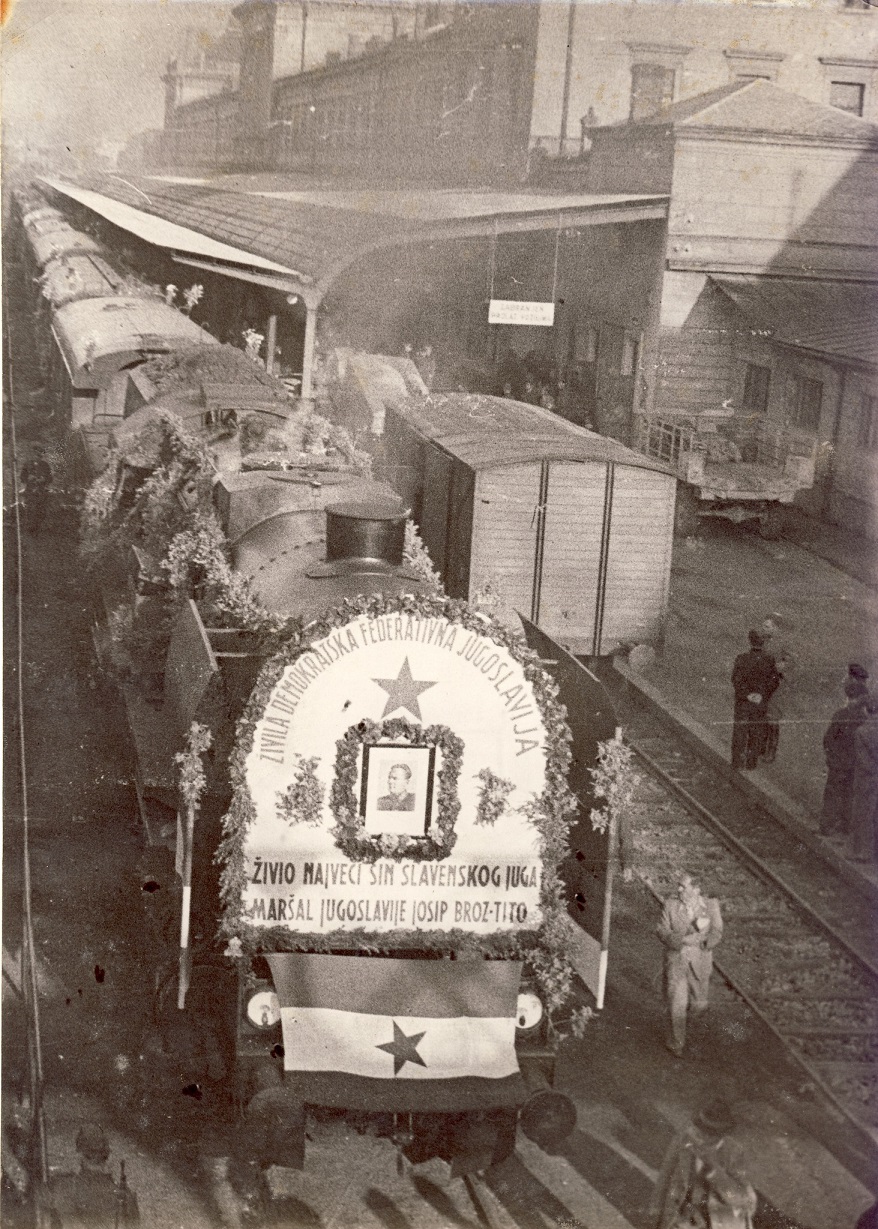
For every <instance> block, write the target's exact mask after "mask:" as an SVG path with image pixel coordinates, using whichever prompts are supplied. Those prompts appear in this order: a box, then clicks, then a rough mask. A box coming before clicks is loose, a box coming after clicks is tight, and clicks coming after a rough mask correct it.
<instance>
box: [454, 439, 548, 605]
mask: <svg viewBox="0 0 878 1229" xmlns="http://www.w3.org/2000/svg"><path fill="white" fill-rule="evenodd" d="M542 477H543V474H542V466H541V465H540V463H539V462H536V463H534V462H528V463H526V464H524V465H504V466H498V467H497V468H495V469H484V470H479V471H478V473H477V474H476V486H475V494H474V498H473V529H472V564H471V567H470V580H469V597H470V598H471V599H473V598H475V597H476V596H477V595H479V594H483V595H485V596H486V597H488V596H489V595H491V596H493V597H494V598H495V599H496V601H497V606H496V613H497V616H498V618H500V619H502V620H503V621H504V622H505V623H508V624H509V625H510V626H511V627H515V628H516V629H517V628H520V626H521V625H520V623H519V620H518V615H517V614H516V611H519V610H520V611H521V613H522V614H524V615H529V614H530V613H531V611H532V610H533V607H534V602H535V598H536V600H537V601H538V594H537V593H536V592H535V579H536V575H537V574H536V573H535V568H534V561H535V558H536V550H537V544H538V542H539V541H540V539H541V536H542V534H541V528H540V527H541V520H542V517H541V511H540V508H541V504H540V491H541V484H542ZM489 606H490V602H487V603H486V608H489ZM534 622H536V620H534Z"/></svg>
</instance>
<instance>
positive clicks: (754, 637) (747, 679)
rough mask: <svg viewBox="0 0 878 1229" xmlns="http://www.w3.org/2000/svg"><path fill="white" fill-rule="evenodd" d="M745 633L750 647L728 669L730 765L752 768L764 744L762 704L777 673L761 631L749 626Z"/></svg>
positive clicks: (774, 686)
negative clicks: (731, 690) (731, 714)
mask: <svg viewBox="0 0 878 1229" xmlns="http://www.w3.org/2000/svg"><path fill="white" fill-rule="evenodd" d="M747 636H748V639H749V641H750V651H749V652H748V653H739V654H738V656H737V657H736V658H735V664H734V667H733V669H732V687H733V688H734V691H735V709H734V722H733V725H732V767H733V768H747V769H753V768H755V767H756V764H757V763H758V760H759V756H760V755H761V754H762V751H763V748H764V745H765V708H766V705H767V704H768V701H769V699H770V698H771V696H773V695H774V693H775V691H776V690H777V686H778V683H779V682H780V675H779V674H778V672H777V666H776V665H775V661H774V658H773V657H772V655H771V654H770V653H767V652H766V651H765V635H764V634H763V633H762V632H757V631H755V630H753V629H751V630H750V631H749V632H748V633H747Z"/></svg>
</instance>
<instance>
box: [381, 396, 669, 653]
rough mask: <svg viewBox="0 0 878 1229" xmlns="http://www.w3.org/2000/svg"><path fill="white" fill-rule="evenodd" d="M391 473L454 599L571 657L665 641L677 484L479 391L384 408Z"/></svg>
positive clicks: (567, 427) (654, 468)
mask: <svg viewBox="0 0 878 1229" xmlns="http://www.w3.org/2000/svg"><path fill="white" fill-rule="evenodd" d="M384 432H385V434H384V440H383V445H384V447H383V450H382V452H383V466H384V470H385V476H386V478H387V480H388V481H389V482H390V484H391V485H392V486H393V487H394V488H395V489H396V490H398V491H399V492H400V494H401V495H402V496H403V498H404V499H405V500H406V501H407V502H408V503H409V504H410V506H411V507H412V508H413V510H414V517H415V520H416V521H417V523H418V525H419V526H420V529H421V534H422V537H423V539H424V542H425V544H426V546H427V549H428V551H429V552H430V556H431V558H432V560H433V562H434V564H435V565H436V567H437V568H438V569H439V572H440V574H441V576H442V579H443V582H444V584H445V587H446V590H447V591H448V593H450V594H451V595H452V596H454V597H461V598H466V599H468V600H471V601H477V602H479V603H480V604H482V605H483V606H484V605H485V604H487V605H488V606H489V607H491V608H493V609H494V610H495V611H496V612H497V614H498V615H499V616H500V617H501V618H503V619H504V621H507V622H509V623H511V624H513V625H514V623H515V622H517V620H516V619H515V612H520V613H521V614H523V615H525V616H526V617H527V618H529V619H530V620H531V621H532V622H533V623H535V624H537V625H539V626H540V627H541V628H542V629H543V630H544V631H545V632H547V634H548V635H550V636H552V637H553V638H555V639H556V640H558V641H559V642H560V643H561V644H563V645H564V646H565V647H567V648H568V649H569V650H570V651H571V652H573V653H575V654H578V655H584V656H593V657H599V656H603V655H606V654H609V653H613V652H614V651H616V650H617V649H619V648H621V647H623V646H626V645H627V646H630V645H633V644H640V643H650V644H657V643H659V642H660V640H661V637H662V634H663V629H664V620H665V613H666V609H667V601H668V588H669V583H670V571H671V550H672V546H673V527H674V500H675V493H676V480H675V477H674V475H673V473H672V472H671V471H670V469H669V468H668V467H666V466H664V465H662V464H661V463H657V462H655V461H653V460H652V459H650V458H647V457H644V456H642V455H641V454H639V453H637V452H634V451H633V450H632V449H629V448H626V447H625V446H624V445H622V444H620V443H618V442H617V441H616V440H613V439H608V438H606V437H605V436H600V435H597V434H595V433H594V432H592V431H586V430H584V429H583V428H580V427H576V426H574V425H573V424H570V423H567V422H565V421H564V420H563V419H560V418H558V417H557V416H556V415H554V414H551V413H549V412H547V411H545V410H541V409H539V408H538V407H536V406H532V405H525V404H523V403H521V402H516V401H511V400H509V399H506V398H501V397H491V396H485V395H481V394H472V393H452V394H433V395H431V396H429V397H425V398H415V397H411V396H409V397H407V398H405V399H401V400H398V401H397V402H396V403H395V404H392V405H387V406H386V413H385V424H384Z"/></svg>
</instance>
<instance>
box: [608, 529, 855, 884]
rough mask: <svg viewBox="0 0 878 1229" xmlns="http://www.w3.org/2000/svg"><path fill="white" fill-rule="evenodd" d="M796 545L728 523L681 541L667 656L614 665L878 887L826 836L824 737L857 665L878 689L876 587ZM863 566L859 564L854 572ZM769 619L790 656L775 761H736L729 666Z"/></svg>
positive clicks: (823, 850)
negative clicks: (822, 831) (851, 666)
mask: <svg viewBox="0 0 878 1229" xmlns="http://www.w3.org/2000/svg"><path fill="white" fill-rule="evenodd" d="M833 558H836V559H837V562H838V564H839V566H836V565H835V564H833V563H830V562H829V561H828V560H827V559H825V558H822V557H818V556H817V555H815V554H814V553H812V552H811V551H809V550H806V549H805V548H804V547H803V546H801V545H799V544H798V543H797V542H793V541H789V540H783V541H779V542H769V541H764V540H762V539H760V538H757V537H756V536H755V535H752V534H749V533H746V532H744V531H742V530H740V529H737V528H735V527H733V526H726V525H725V524H724V523H722V524H719V525H717V526H716V527H715V528H714V530H713V533H712V534H711V536H710V537H706V538H687V539H683V540H679V539H678V540H677V541H676V542H675V545H674V561H673V567H672V576H671V595H670V606H669V615H668V624H667V635H666V640H665V646H664V652H663V653H662V654H661V655H660V656H657V657H656V658H655V660H652V661H649V662H646V663H643V664H639V665H637V666H636V667H635V666H634V665H633V664H632V663H631V662H629V661H625V660H623V659H619V658H617V659H616V661H615V663H614V664H615V666H616V670H617V672H618V673H619V674H620V675H622V677H623V678H624V679H625V680H626V681H627V683H628V685H629V686H630V687H631V688H632V689H633V690H634V691H635V692H636V693H639V695H640V696H641V697H642V698H644V699H645V700H646V701H647V702H648V703H649V704H651V705H653V706H654V707H656V708H659V709H661V710H662V711H663V712H664V713H665V714H666V715H667V716H669V717H670V718H671V719H672V720H673V721H674V723H675V724H676V726H677V729H678V732H679V733H681V734H682V735H683V736H684V737H685V738H687V739H688V740H689V741H691V742H694V743H696V744H697V745H698V746H699V747H700V748H701V749H702V750H703V751H704V752H705V754H706V755H707V757H708V758H709V759H710V760H711V761H712V762H713V763H714V764H715V765H727V766H728V773H729V776H730V778H734V780H735V782H736V784H738V785H739V786H740V787H741V788H742V789H743V790H745V791H746V792H747V793H748V794H750V796H751V797H752V798H754V799H756V800H758V801H759V802H761V803H762V804H763V805H764V806H765V807H766V809H767V810H769V811H770V812H771V813H773V814H774V815H775V816H776V818H777V819H778V820H779V821H780V822H781V823H783V824H784V825H785V826H786V827H788V828H789V829H790V830H791V831H793V832H794V833H795V834H796V835H797V837H798V838H799V839H801V840H802V841H804V843H806V844H809V845H811V846H812V847H813V848H814V849H815V852H818V853H819V854H820V855H821V856H822V857H823V858H824V859H826V860H827V861H830V862H832V863H833V864H834V865H835V866H836V867H837V868H838V869H839V870H840V871H841V872H842V873H843V874H844V876H845V877H846V878H847V879H848V880H849V881H851V882H856V883H858V884H860V885H861V886H863V887H864V888H865V889H866V890H867V891H868V890H874V891H875V893H876V894H878V867H876V866H875V865H874V864H863V863H855V862H851V861H849V860H848V859H847V858H846V857H845V854H846V852H847V850H846V848H845V845H844V843H843V842H841V841H838V840H834V839H826V838H824V837H821V836H820V835H819V834H818V820H819V815H820V804H821V798H822V794H823V786H824V782H825V779H826V770H825V764H824V757H823V748H822V738H823V734H824V731H825V729H826V727H827V725H828V724H829V720H830V717H831V715H832V713H833V712H834V711H835V709H837V708H838V707H840V705H841V704H842V703H843V702H844V697H843V694H842V687H843V684H844V681H845V677H846V675H847V666H848V663H849V662H859V663H861V664H862V665H864V666H865V667H866V668H867V669H868V670H869V672H870V675H871V678H872V680H873V683H874V684H878V592H876V591H875V589H874V588H872V587H871V586H870V585H869V584H866V583H864V582H863V581H862V580H858V579H855V577H854V576H852V575H849V574H848V572H846V571H845V570H843V568H844V567H845V566H846V563H845V558H844V556H843V554H839V553H838V552H837V551H836V552H834V553H833ZM851 570H854V569H851ZM769 618H770V619H771V621H772V623H773V624H774V625H775V628H776V630H775V632H774V634H773V637H772V640H771V642H770V644H769V647H770V649H771V651H773V652H774V653H775V654H776V655H780V653H781V652H783V653H786V654H787V655H788V656H789V658H790V661H791V666H790V668H789V669H788V670H787V675H786V679H787V681H786V683H785V686H784V692H783V717H782V719H781V734H780V745H779V749H778V754H777V759H776V760H775V762H774V763H773V764H765V763H762V764H760V766H759V767H758V768H757V769H756V770H755V771H753V772H735V771H733V770H732V768H731V765H730V743H731V732H732V689H731V681H730V680H731V670H732V663H733V661H734V658H735V656H736V655H737V654H738V653H741V652H744V651H745V650H746V648H747V630H748V628H751V627H759V626H760V625H761V624H762V623H763V622H764V621H765V620H766V619H769Z"/></svg>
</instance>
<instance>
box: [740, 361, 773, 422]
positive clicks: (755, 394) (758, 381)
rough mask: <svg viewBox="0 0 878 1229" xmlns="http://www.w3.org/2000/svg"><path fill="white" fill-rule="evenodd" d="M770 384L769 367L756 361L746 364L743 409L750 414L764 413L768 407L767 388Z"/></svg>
mask: <svg viewBox="0 0 878 1229" xmlns="http://www.w3.org/2000/svg"><path fill="white" fill-rule="evenodd" d="M770 385H771V368H770V367H760V366H758V364H756V363H748V364H747V374H746V376H745V377H744V403H743V405H744V409H745V410H749V412H750V413H751V414H764V413H765V411H766V410H767V409H768V389H769V387H770Z"/></svg>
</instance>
